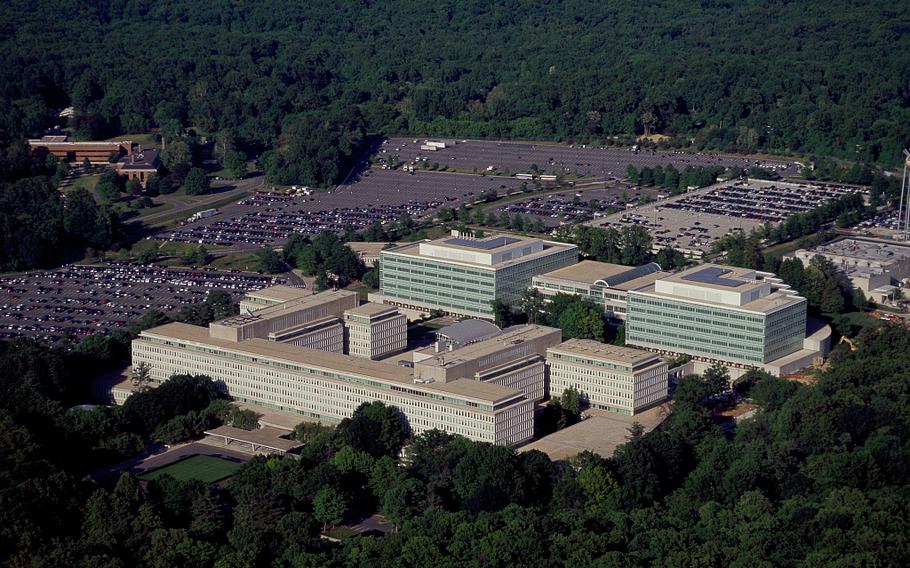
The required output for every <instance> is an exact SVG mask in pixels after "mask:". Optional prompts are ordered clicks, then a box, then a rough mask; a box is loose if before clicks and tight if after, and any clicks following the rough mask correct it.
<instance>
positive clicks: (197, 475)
mask: <svg viewBox="0 0 910 568" xmlns="http://www.w3.org/2000/svg"><path fill="white" fill-rule="evenodd" d="M240 465H241V464H239V463H234V462H230V461H227V460H224V459H221V458H215V457H212V456H202V455H197V456H191V457H188V458H186V459H182V460H180V461H176V462H174V463H172V464H169V465H165V466H162V467H159V468H158V469H154V470H152V471H150V472H147V473H143V474H142V475H140V476H139V479H144V480H146V481H153V480H155V479H158V478H159V477H161V476H162V475H170V476H171V477H173V478H174V479H177V480H180V481H187V480H190V479H198V480H199V481H202V482H203V483H214V482H216V481H220V480H222V479H225V478H227V477H230V476H232V475H234V472H235V471H237V470H238V469H240Z"/></svg>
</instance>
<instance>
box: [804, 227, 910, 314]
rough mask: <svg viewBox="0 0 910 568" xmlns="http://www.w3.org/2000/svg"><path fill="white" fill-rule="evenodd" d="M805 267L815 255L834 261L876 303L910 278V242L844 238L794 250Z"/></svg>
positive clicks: (889, 297)
mask: <svg viewBox="0 0 910 568" xmlns="http://www.w3.org/2000/svg"><path fill="white" fill-rule="evenodd" d="M792 255H793V257H794V258H797V259H799V261H800V262H802V263H803V265H804V266H809V263H810V262H811V261H812V259H813V258H814V257H815V256H822V257H824V258H826V259H828V260H830V261H831V262H832V263H833V264H834V266H836V267H837V268H838V270H840V271H841V272H843V273H844V275H845V276H846V277H847V278H848V279H849V280H850V283H851V284H853V286H854V287H855V288H856V289H858V290H861V291H862V292H863V294H865V296H866V297H867V298H870V299H872V301H873V302H878V303H885V302H886V301H888V300H891V299H893V298H894V295H895V292H896V291H897V289H898V288H897V287H898V286H900V285H901V284H902V283H903V281H904V280H905V279H907V278H910V244H908V243H903V242H896V241H889V240H885V239H874V238H869V237H844V238H841V239H837V240H835V241H832V242H830V243H827V244H823V245H819V246H817V247H815V248H813V249H811V250H806V249H799V250H797V251H794V252H793V253H792Z"/></svg>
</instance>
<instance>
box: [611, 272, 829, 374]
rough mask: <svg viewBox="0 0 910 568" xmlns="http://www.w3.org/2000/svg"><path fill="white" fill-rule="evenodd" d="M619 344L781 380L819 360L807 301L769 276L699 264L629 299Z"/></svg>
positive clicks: (818, 335) (823, 338)
mask: <svg viewBox="0 0 910 568" xmlns="http://www.w3.org/2000/svg"><path fill="white" fill-rule="evenodd" d="M628 306H629V311H628V316H627V319H626V343H628V344H629V345H637V346H640V347H646V348H650V349H655V350H659V351H665V352H671V353H687V354H690V355H693V356H695V357H699V358H701V359H703V360H705V361H708V362H712V361H717V362H721V363H724V364H732V365H739V366H744V367H763V368H765V369H766V370H768V371H769V372H772V373H775V374H781V373H786V372H790V371H791V370H795V369H798V368H801V367H805V366H807V365H808V364H811V363H812V361H813V359H814V358H815V357H817V356H819V355H822V356H823V355H825V354H826V353H827V350H828V348H829V346H830V345H829V344H830V328H827V326H824V328H826V330H825V329H821V330H818V331H817V332H816V331H813V333H812V334H810V337H806V329H807V327H806V299H805V298H803V297H801V296H799V295H797V294H796V292H794V291H793V290H790V288H789V286H787V285H786V284H783V283H782V282H781V281H780V280H779V279H777V278H776V277H774V275H773V274H770V273H765V272H757V271H755V270H749V269H743V268H729V267H722V266H716V265H711V264H705V265H701V266H697V267H695V268H691V269H689V270H685V271H683V272H680V273H677V274H673V275H669V276H666V277H664V278H661V279H658V280H656V281H655V282H654V283H653V284H652V285H649V286H647V287H645V288H642V289H639V290H633V291H630V292H629V300H628Z"/></svg>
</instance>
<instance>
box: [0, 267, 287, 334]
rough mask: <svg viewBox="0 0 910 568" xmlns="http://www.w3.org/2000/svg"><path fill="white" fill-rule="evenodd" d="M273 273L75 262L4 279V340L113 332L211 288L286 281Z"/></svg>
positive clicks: (0, 309)
mask: <svg viewBox="0 0 910 568" xmlns="http://www.w3.org/2000/svg"><path fill="white" fill-rule="evenodd" d="M283 283H284V280H283V279H281V278H275V277H270V276H261V275H258V274H249V273H243V272H222V271H217V270H185V269H170V268H155V267H145V266H133V265H121V264H113V265H105V266H76V265H68V266H64V267H62V268H59V269H56V270H48V271H42V272H29V273H24V274H16V275H10V276H4V277H0V338H10V337H19V336H27V337H34V338H37V339H43V340H47V341H50V342H55V341H60V340H61V339H64V338H65V337H66V336H73V337H75V338H77V339H78V338H79V337H81V336H85V335H89V334H92V333H96V332H110V331H113V330H114V329H116V328H118V327H123V326H125V325H127V323H129V321H130V320H136V319H138V318H141V317H142V316H143V315H144V314H145V313H146V312H148V311H149V310H160V311H162V312H165V313H167V312H176V311H179V310H180V309H181V308H182V307H184V306H186V305H189V304H195V303H197V302H201V301H203V300H205V297H206V296H207V295H208V293H209V292H210V291H212V290H225V291H226V292H229V293H231V294H232V295H233V296H234V297H235V298H239V297H240V296H242V295H243V293H244V292H246V291H247V290H252V289H259V288H264V287H266V286H271V285H273V284H283Z"/></svg>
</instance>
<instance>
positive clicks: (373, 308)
mask: <svg viewBox="0 0 910 568" xmlns="http://www.w3.org/2000/svg"><path fill="white" fill-rule="evenodd" d="M344 326H345V329H346V331H347V335H346V337H345V341H346V343H347V353H348V354H350V355H353V356H355V357H363V358H365V359H381V358H382V357H386V356H388V355H391V354H393V353H398V352H400V351H404V349H405V347H407V343H408V318H407V317H405V316H404V314H401V313H399V312H398V308H396V307H394V306H386V305H383V304H373V303H366V304H363V305H361V306H358V307H356V308H351V309H349V310H345V312H344Z"/></svg>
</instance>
